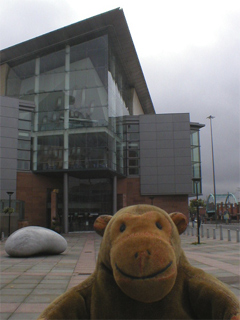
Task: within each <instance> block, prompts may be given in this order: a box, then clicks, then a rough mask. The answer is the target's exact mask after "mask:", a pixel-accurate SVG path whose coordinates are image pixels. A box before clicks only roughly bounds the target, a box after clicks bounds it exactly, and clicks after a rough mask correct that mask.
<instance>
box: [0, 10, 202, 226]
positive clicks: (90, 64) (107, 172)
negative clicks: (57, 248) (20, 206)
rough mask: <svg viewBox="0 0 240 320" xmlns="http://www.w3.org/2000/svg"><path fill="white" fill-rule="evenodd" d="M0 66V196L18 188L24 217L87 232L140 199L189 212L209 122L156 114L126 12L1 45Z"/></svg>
mask: <svg viewBox="0 0 240 320" xmlns="http://www.w3.org/2000/svg"><path fill="white" fill-rule="evenodd" d="M0 68H1V69H0V74H1V113H0V119H1V123H0V125H1V135H0V137H1V154H0V170H1V171H0V173H1V185H0V199H2V200H4V199H5V200H6V201H7V199H8V196H7V194H6V192H8V191H12V192H14V194H13V195H12V199H13V200H17V201H22V202H23V203H24V214H25V218H24V219H25V220H26V223H28V224H29V225H40V226H45V227H53V219H55V218H56V219H57V222H56V223H58V224H60V225H61V227H62V231H63V232H68V231H78V230H84V229H88V228H91V226H92V221H93V220H94V219H95V217H96V216H98V215H101V214H114V213H115V212H116V211H117V210H118V209H119V208H122V207H124V206H127V205H133V204H139V203H148V204H154V205H157V206H160V207H162V208H163V209H165V210H166V211H168V212H172V211H182V212H183V213H185V214H187V213H188V197H189V195H192V193H193V190H194V189H193V182H192V178H196V177H197V178H199V179H200V180H201V159H200V143H199V131H200V128H201V127H203V125H201V124H199V123H191V122H190V115H189V114H187V113H183V114H171V113H169V114H156V113H155V109H154V106H153V103H152V100H151V97H150V93H149V91H148V87H147V85H146V81H145V78H144V74H143V71H142V69H141V66H140V63H139V59H138V56H137V53H136V50H135V47H134V44H133V41H132V38H131V35H130V32H129V29H128V25H127V22H126V19H125V16H124V13H123V11H122V10H121V9H115V10H112V11H109V12H106V13H103V14H100V15H98V16H95V17H92V18H90V19H87V20H84V21H80V22H78V23H75V24H73V25H70V26H67V27H65V28H61V29H59V30H56V31H53V32H50V33H48V34H45V35H42V36H39V37H37V38H34V39H31V40H28V41H25V42H23V43H20V44H17V45H15V46H12V47H10V48H7V49H4V50H2V51H1V66H0ZM200 182H201V181H200ZM198 187H199V193H201V183H199V185H198ZM13 203H14V202H13ZM4 205H6V204H4V201H2V208H3V206H4ZM16 214H17V212H16ZM54 223H55V220H54Z"/></svg>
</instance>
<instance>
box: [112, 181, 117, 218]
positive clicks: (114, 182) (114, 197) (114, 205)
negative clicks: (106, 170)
mask: <svg viewBox="0 0 240 320" xmlns="http://www.w3.org/2000/svg"><path fill="white" fill-rule="evenodd" d="M116 212H117V176H114V177H113V214H115V213H116Z"/></svg>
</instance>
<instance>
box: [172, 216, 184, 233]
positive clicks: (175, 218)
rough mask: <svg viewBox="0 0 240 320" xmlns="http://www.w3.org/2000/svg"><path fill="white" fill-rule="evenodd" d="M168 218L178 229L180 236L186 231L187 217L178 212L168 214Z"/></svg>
mask: <svg viewBox="0 0 240 320" xmlns="http://www.w3.org/2000/svg"><path fill="white" fill-rule="evenodd" d="M170 217H171V219H172V220H173V222H174V223H175V225H176V227H177V229H178V233H179V234H182V233H183V232H184V231H185V230H186V229H187V225H188V219H187V217H186V216H185V215H184V214H182V213H180V212H172V213H170Z"/></svg>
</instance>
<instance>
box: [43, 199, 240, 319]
mask: <svg viewBox="0 0 240 320" xmlns="http://www.w3.org/2000/svg"><path fill="white" fill-rule="evenodd" d="M186 226H187V221H186V218H185V216H184V215H183V214H181V213H172V214H171V215H168V214H167V213H166V212H165V211H163V210H162V209H159V208H157V207H154V206H148V205H138V206H131V207H127V208H124V209H122V210H120V211H118V212H117V213H116V214H115V215H114V216H113V217H111V216H100V217H99V218H98V219H97V220H96V223H95V229H96V231H97V232H98V233H99V234H100V235H103V240H102V243H101V247H100V250H99V255H98V261H97V264H96V269H95V272H94V273H93V274H92V275H91V276H90V277H89V278H88V279H86V280H85V281H84V282H83V283H81V284H79V285H78V286H76V287H74V288H72V289H70V290H69V291H67V292H66V293H64V294H63V295H61V296H60V297H59V298H58V299H56V300H55V301H54V302H52V303H51V304H50V306H49V307H48V308H47V309H46V310H45V311H44V312H43V313H42V314H41V316H40V317H39V320H40V319H65V320H66V319H232V320H240V312H239V303H238V300H237V298H236V297H235V296H234V294H233V293H232V292H231V291H230V290H229V289H228V288H227V287H226V286H225V285H223V284H222V283H221V282H220V281H218V280H217V279H216V278H214V277H213V276H211V275H208V274H206V273H205V272H204V271H202V270H200V269H197V268H194V267H192V266H191V265H190V264H189V262H188V261H187V259H186V257H185V254H184V252H183V251H182V249H181V244H180V237H179V234H181V233H182V232H183V231H184V230H185V229H186Z"/></svg>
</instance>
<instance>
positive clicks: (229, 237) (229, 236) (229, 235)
mask: <svg viewBox="0 0 240 320" xmlns="http://www.w3.org/2000/svg"><path fill="white" fill-rule="evenodd" d="M228 241H231V231H230V229H228Z"/></svg>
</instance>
